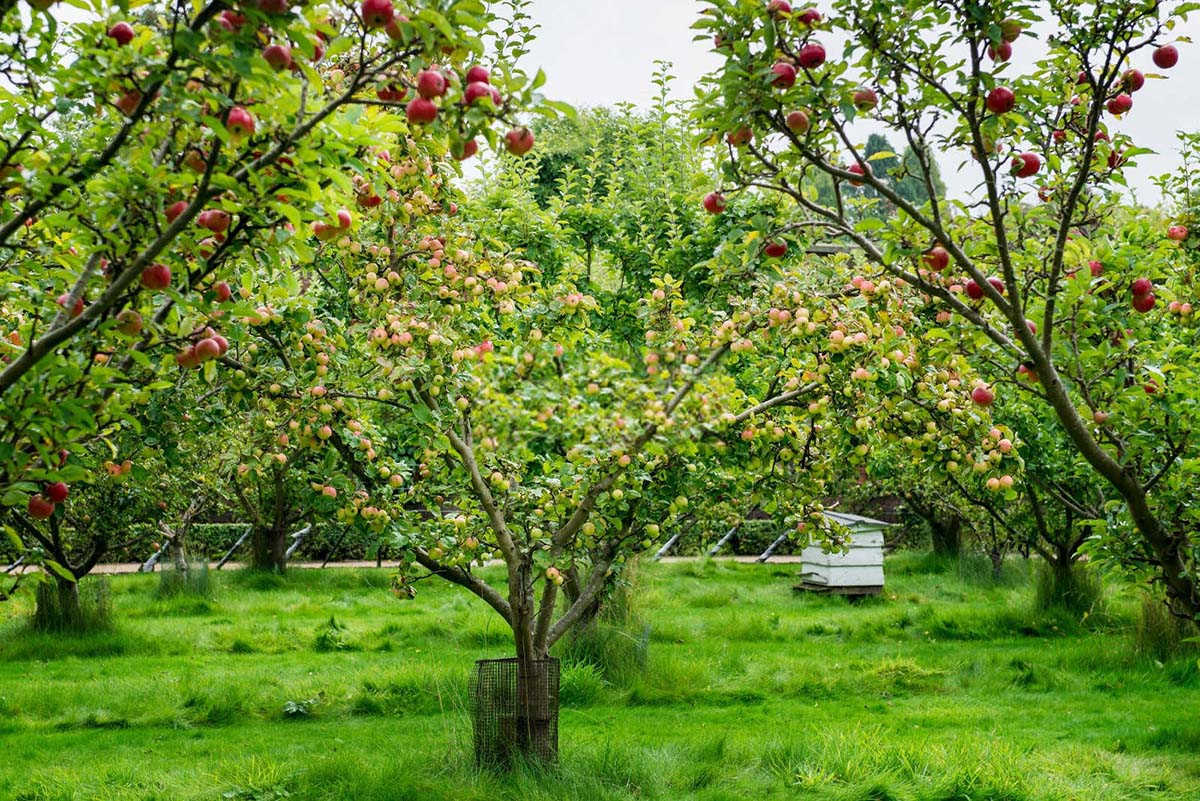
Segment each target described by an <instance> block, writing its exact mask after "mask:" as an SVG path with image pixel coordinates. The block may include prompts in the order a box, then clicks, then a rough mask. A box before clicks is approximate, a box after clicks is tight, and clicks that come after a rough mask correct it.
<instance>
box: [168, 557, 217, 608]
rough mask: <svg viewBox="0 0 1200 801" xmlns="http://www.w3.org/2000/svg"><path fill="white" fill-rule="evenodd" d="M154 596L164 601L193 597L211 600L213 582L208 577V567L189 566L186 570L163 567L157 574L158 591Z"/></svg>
mask: <svg viewBox="0 0 1200 801" xmlns="http://www.w3.org/2000/svg"><path fill="white" fill-rule="evenodd" d="M155 594H156V595H157V596H158V597H159V598H164V599H165V598H180V597H193V598H203V599H205V600H211V599H212V597H213V580H212V576H210V575H209V572H208V565H207V564H200V565H199V566H190V567H188V568H187V569H186V570H177V569H176V568H174V567H164V568H163V569H162V570H161V571H160V572H159V574H158V589H157V590H156V591H155Z"/></svg>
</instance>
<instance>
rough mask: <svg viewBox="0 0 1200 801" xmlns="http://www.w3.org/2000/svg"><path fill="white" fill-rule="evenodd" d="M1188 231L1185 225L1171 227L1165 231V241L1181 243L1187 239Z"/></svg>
mask: <svg viewBox="0 0 1200 801" xmlns="http://www.w3.org/2000/svg"><path fill="white" fill-rule="evenodd" d="M1187 235H1188V229H1187V226H1186V225H1172V226H1171V227H1170V228H1168V229H1167V239H1174V240H1175V241H1176V242H1182V241H1183V240H1185V239H1187Z"/></svg>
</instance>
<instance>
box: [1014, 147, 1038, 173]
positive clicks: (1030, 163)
mask: <svg viewBox="0 0 1200 801" xmlns="http://www.w3.org/2000/svg"><path fill="white" fill-rule="evenodd" d="M1041 168H1042V160H1041V158H1040V157H1038V155H1037V154H1036V153H1019V154H1018V155H1017V156H1016V157H1014V158H1013V160H1012V174H1013V175H1015V176H1017V177H1018V178H1028V177H1030V176H1031V175H1037V172H1038V170H1040V169H1041Z"/></svg>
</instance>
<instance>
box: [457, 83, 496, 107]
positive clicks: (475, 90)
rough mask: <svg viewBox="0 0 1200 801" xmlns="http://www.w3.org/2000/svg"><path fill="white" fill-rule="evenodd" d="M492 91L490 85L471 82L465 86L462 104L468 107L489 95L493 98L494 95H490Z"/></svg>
mask: <svg viewBox="0 0 1200 801" xmlns="http://www.w3.org/2000/svg"><path fill="white" fill-rule="evenodd" d="M492 91H493V88H492V86H491V85H490V84H487V83H484V82H483V81H473V82H472V83H469V84H467V88H466V90H464V91H463V102H464V103H466V104H467V105H468V106H469V105H471V104H473V103H474V102H475V101H476V100H479V99H480V98H483V97H488V96H489V95H491V96H492V97H493V98H494V97H495V95H493V94H492Z"/></svg>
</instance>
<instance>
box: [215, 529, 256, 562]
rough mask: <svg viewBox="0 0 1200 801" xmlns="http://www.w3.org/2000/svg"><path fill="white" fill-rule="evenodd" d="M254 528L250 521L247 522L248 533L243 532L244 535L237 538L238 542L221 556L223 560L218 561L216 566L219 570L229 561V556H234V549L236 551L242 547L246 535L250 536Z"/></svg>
mask: <svg viewBox="0 0 1200 801" xmlns="http://www.w3.org/2000/svg"><path fill="white" fill-rule="evenodd" d="M253 530H254V529H253V528H252V527H251V525H250V524H249V523H247V524H246V533H245V534H243V535H242V536H240V537H238V540H237V542H235V543H234V544H233V547H232V548H230V549H229V550H228V551H226V552H225V555H224V556H222V557H221V561H219V562H217V567H216V569H217V570H220V569H221V568H222V567H224V566H225V563H226V562H228V561H229V557H231V556H233V552H234V551H236V550H237V549H238V548H240V547H242V543H243V542H245V541H246V537H249V536H250V532H251V531H253Z"/></svg>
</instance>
